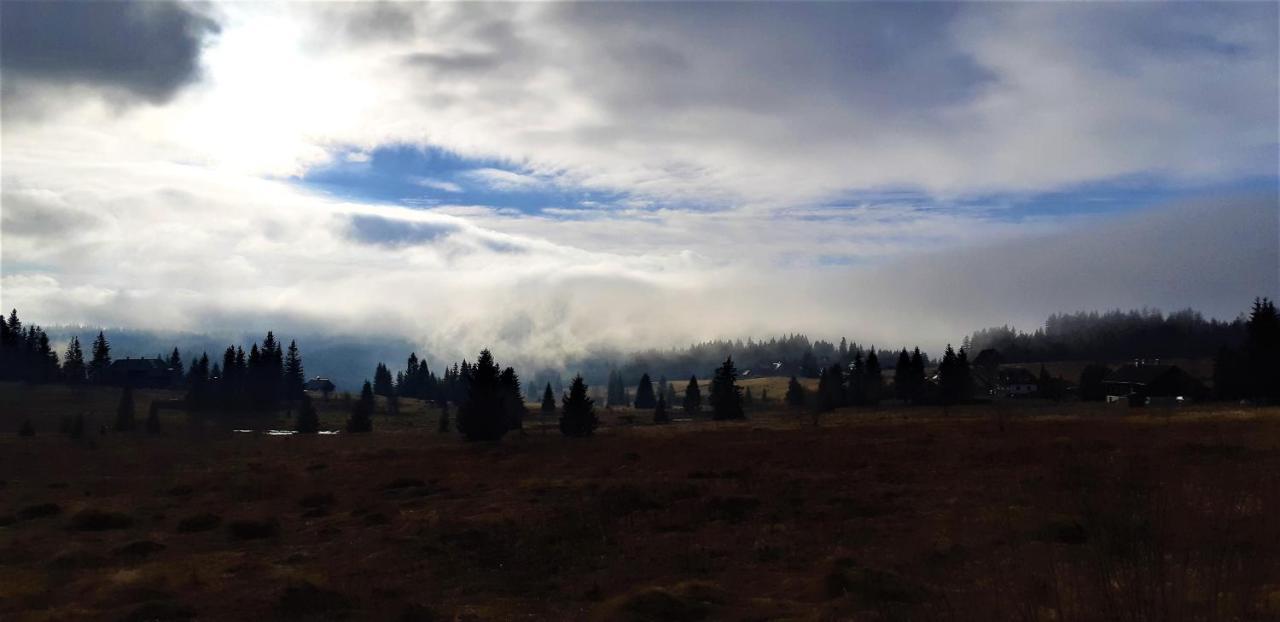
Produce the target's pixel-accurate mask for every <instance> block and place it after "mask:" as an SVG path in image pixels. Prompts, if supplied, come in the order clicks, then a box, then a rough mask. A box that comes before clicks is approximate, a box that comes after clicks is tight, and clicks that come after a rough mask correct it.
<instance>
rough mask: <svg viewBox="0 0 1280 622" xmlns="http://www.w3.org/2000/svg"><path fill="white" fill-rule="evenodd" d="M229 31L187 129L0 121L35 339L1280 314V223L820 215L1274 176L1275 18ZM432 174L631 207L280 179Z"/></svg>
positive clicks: (673, 21) (1212, 15) (305, 10)
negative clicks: (386, 148) (403, 155)
mask: <svg viewBox="0 0 1280 622" xmlns="http://www.w3.org/2000/svg"><path fill="white" fill-rule="evenodd" d="M201 10H203V9H201ZM209 14H210V15H212V16H213V17H214V18H215V19H217V21H218V22H219V24H220V26H219V28H218V29H217V34H216V37H212V38H210V39H209V40H208V41H207V43H206V45H207V46H208V47H206V48H205V49H204V53H203V55H202V57H201V58H202V64H203V71H202V72H201V74H200V75H201V78H200V80H199V81H197V82H194V83H192V84H190V85H189V86H186V87H184V88H183V89H182V90H180V91H177V92H175V93H174V94H172V95H169V94H168V93H167V92H166V97H168V99H167V100H166V103H164V104H163V105H153V104H149V103H133V104H129V105H121V104H120V103H119V102H116V101H112V100H110V98H103V97H92V96H85V91H84V90H83V89H84V88H86V87H84V86H83V85H74V86H67V87H65V88H62V87H59V86H57V84H52V85H45V86H42V87H41V88H42V89H45V90H42V91H41V93H42V97H44V99H43V100H41V101H40V102H39V104H40V106H41V108H42V111H41V114H38V115H35V114H25V113H23V114H19V112H22V111H18V112H15V111H13V109H12V107H11V106H10V104H13V103H15V102H14V100H13V99H12V95H11V94H10V93H9V92H8V91H6V98H7V99H6V100H5V102H4V103H5V106H4V110H5V119H4V126H3V133H4V135H3V146H2V147H0V149H3V152H2V154H0V155H2V158H0V159H2V160H3V161H2V164H3V179H2V182H3V188H2V189H0V207H2V209H3V214H2V216H3V223H2V229H0V232H2V233H3V239H2V243H3V246H2V248H0V259H2V260H3V265H2V266H0V270H2V272H3V274H2V277H0V279H2V280H0V286H2V288H0V298H3V300H2V301H0V304H3V305H4V306H6V307H19V308H20V309H21V311H22V313H23V314H24V316H25V317H28V318H31V319H32V320H34V321H38V322H42V323H62V322H92V323H101V324H105V325H121V326H133V327H157V328H169V329H184V330H195V331H201V330H209V329H221V328H226V327H228V326H230V325H232V324H240V325H246V326H245V327H246V328H251V327H254V326H265V325H267V324H294V325H306V326H309V327H320V328H324V329H326V330H332V331H335V332H361V331H374V332H383V333H394V334H397V335H404V336H407V337H409V338H411V339H414V340H416V341H419V342H421V343H422V344H423V346H424V347H427V348H430V349H432V350H433V351H434V352H437V353H440V355H441V356H455V355H461V354H466V353H470V352H473V351H474V350H475V349H477V348H479V347H481V346H484V345H493V346H494V347H495V348H497V349H498V350H499V351H500V352H512V351H514V352H519V353H522V354H528V355H532V353H538V355H539V356H543V357H547V358H548V359H554V358H555V357H558V356H562V355H567V354H572V353H576V352H580V351H582V350H583V349H584V348H587V347H589V346H591V345H593V344H604V343H608V344H614V345H621V346H623V347H648V346H660V345H675V344H682V343H685V342H688V341H690V340H697V339H702V338H707V337H713V336H743V335H749V334H754V335H763V334H772V333H778V332H783V331H805V332H809V333H810V334H813V335H815V336H835V335H840V334H847V335H849V336H851V337H855V338H856V339H857V340H858V341H860V342H867V341H876V342H878V343H886V344H889V343H892V344H895V345H896V344H898V343H906V342H910V343H916V342H918V343H922V344H925V345H933V346H936V345H937V344H939V343H942V342H944V341H946V340H948V339H950V340H955V339H958V338H959V336H960V335H961V334H962V333H964V332H966V331H968V330H971V329H973V328H976V327H979V326H982V325H986V324H989V323H992V322H1004V321H1006V320H1012V321H1015V322H1018V323H1020V324H1023V325H1029V324H1030V323H1032V322H1038V321H1039V320H1040V319H1041V318H1042V317H1043V316H1044V315H1045V314H1047V313H1049V312H1051V311H1055V310H1065V309H1075V308H1082V307H1110V306H1128V305H1142V304H1158V305H1162V306H1166V307H1177V306H1184V305H1194V306H1197V307H1201V308H1203V309H1205V310H1206V311H1209V312H1210V313H1214V314H1217V315H1227V316H1230V315H1234V310H1237V309H1241V308H1243V307H1244V306H1245V305H1246V304H1247V303H1248V301H1249V300H1250V299H1251V298H1252V296H1254V295H1259V294H1272V295H1274V294H1275V293H1276V291H1277V286H1276V270H1277V259H1276V246H1277V240H1276V233H1277V227H1276V222H1275V220H1276V216H1275V214H1276V210H1277V199H1276V196H1275V194H1274V193H1273V192H1267V193H1263V194H1261V195H1258V196H1252V197H1221V198H1217V199H1215V198H1206V199H1204V200H1201V201H1199V202H1197V203H1196V204H1195V205H1194V206H1181V207H1177V208H1164V209H1155V210H1150V211H1147V212H1142V213H1137V214H1133V215H1131V216H1127V217H1125V219H1122V220H1115V219H1109V218H1104V217H1094V218H1080V219H1076V220H1073V221H1065V220H1064V219H1063V218H1061V217H1056V216H1054V215H1053V214H1050V213H1046V214H1043V215H1039V216H1037V215H1031V216H1030V217H1027V218H1024V219H1020V220H1017V221H1013V220H1008V219H1002V218H997V217H993V216H991V214H990V213H988V212H985V211H980V210H979V211H974V210H972V209H966V208H960V207H952V205H953V204H951V203H949V202H947V201H945V200H940V201H939V202H938V205H937V206H936V207H931V208H920V207H919V206H916V205H911V204H905V203H901V202H896V201H894V200H892V199H884V200H859V201H851V202H847V203H848V204H847V205H843V206H840V207H820V206H817V205H820V204H821V203H822V202H823V200H824V199H829V198H830V197H832V196H835V195H838V194H841V193H846V192H857V191H869V190H877V189H884V188H899V187H906V188H912V189H921V190H924V191H927V192H930V193H932V194H933V195H934V196H936V197H940V199H945V198H947V197H953V196H965V195H969V196H972V195H974V194H975V193H987V192H1004V193H1035V192H1040V191H1046V190H1054V189H1062V188H1064V187H1070V186H1071V185H1072V184H1077V183H1085V182H1098V181H1105V180H1110V179H1115V178H1121V177H1127V176H1154V177H1158V178H1161V179H1166V180H1168V183H1181V184H1197V183H1202V182H1206V181H1224V180H1226V181H1229V180H1232V179H1239V178H1243V177H1247V176H1251V175H1259V174H1261V175H1273V174H1275V173H1276V140H1277V121H1276V115H1275V106H1276V101H1277V100H1276V93H1277V77H1276V76H1277V73H1278V72H1277V60H1276V59H1277V47H1276V33H1275V31H1274V23H1275V17H1276V15H1275V14H1276V7H1275V5H1274V4H1233V5H1225V4H1223V5H1176V6H1168V5H1155V4H1145V3H1144V4H1132V5H1129V4H1126V5H1119V4H1097V5H1095V4H1079V3H1070V4H1054V5H1044V4H1037V5H986V4H984V5H964V6H948V5H937V4H870V3H853V4H805V5H795V4H746V5H727V4H714V3H701V4H693V5H684V4H660V5H651V4H644V5H641V4H550V5H534V4H517V5H512V4H503V5H475V4H443V5H434V4H433V5H423V4H403V5H401V4H367V5H365V4H341V5H330V4H319V3H317V4H281V5H272V4H265V3H248V4H246V3H235V4H226V5H215V6H214V7H213V8H212V9H210V10H209ZM60 88H61V90H59V89H60ZM23 104H24V105H27V104H29V100H26V99H24V100H23ZM406 143H407V144H418V145H432V146H436V147H441V148H444V149H448V150H452V151H455V152H457V153H459V154H461V155H464V156H472V157H477V158H484V159H485V160H486V161H492V160H497V161H502V162H508V163H511V164H512V165H514V168H518V169H520V170H522V171H523V173H512V172H511V171H504V170H500V169H484V170H477V171H472V173H470V174H469V175H468V176H466V179H467V180H469V181H474V182H475V183H482V184H485V185H486V186H487V187H489V188H492V189H498V190H501V189H504V188H506V189H519V188H528V187H530V185H541V184H554V185H557V186H559V187H582V188H595V189H603V190H609V191H617V192H622V193H626V195H627V196H628V197H630V198H629V199H628V200H626V201H624V202H622V203H620V204H618V205H607V206H599V205H591V206H586V207H583V206H580V205H563V206H555V205H551V206H546V209H544V210H542V211H540V212H537V213H532V214H522V213H512V212H510V211H507V210H497V209H493V208H490V207H487V206H475V205H441V206H439V207H436V208H433V209H429V210H415V209H409V208H405V207H398V206H387V205H370V204H355V203H344V202H340V201H336V200H334V199H332V198H330V197H326V196H322V195H318V194H315V193H310V192H307V191H304V190H300V189H299V188H298V187H296V186H295V185H294V184H292V183H290V182H289V181H288V179H287V178H288V176H290V175H297V174H301V173H303V172H305V171H306V170H307V169H308V168H310V167H313V166H316V165H319V164H323V163H326V162H328V161H330V160H331V159H332V158H335V157H341V156H340V154H344V153H353V152H352V151H351V150H352V149H355V151H354V153H358V154H367V153H368V152H369V151H371V150H373V149H376V148H377V147H379V146H383V145H388V144H406ZM359 159H360V158H357V160H359ZM364 159H365V161H367V159H368V158H367V157H365V158H364ZM422 182H423V185H424V186H426V187H434V188H435V189H437V190H440V191H444V192H447V193H453V192H454V189H453V188H450V187H446V186H445V185H444V184H451V183H453V182H441V180H438V179H432V178H426V177H425V176H424V179H423V180H422ZM432 184H434V185H432ZM689 205H693V206H695V207H699V208H705V207H711V208H715V209H714V210H706V209H690V208H689V207H688V206H689ZM566 210H572V211H566ZM569 215H571V216H572V218H571V219H569V220H566V219H565V217H566V216H569ZM1028 240H1031V241H1028Z"/></svg>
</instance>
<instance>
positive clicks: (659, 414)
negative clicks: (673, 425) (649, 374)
mask: <svg viewBox="0 0 1280 622" xmlns="http://www.w3.org/2000/svg"><path fill="white" fill-rule="evenodd" d="M653 422H654V423H670V422H671V417H670V416H668V415H667V396H666V395H658V404H657V405H656V406H654V407H653Z"/></svg>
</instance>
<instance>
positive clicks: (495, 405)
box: [458, 350, 510, 441]
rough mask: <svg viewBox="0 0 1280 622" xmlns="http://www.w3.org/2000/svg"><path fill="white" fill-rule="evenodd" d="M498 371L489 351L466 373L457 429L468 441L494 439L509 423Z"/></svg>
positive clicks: (505, 429) (500, 435)
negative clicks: (465, 390) (465, 395)
mask: <svg viewBox="0 0 1280 622" xmlns="http://www.w3.org/2000/svg"><path fill="white" fill-rule="evenodd" d="M500 376H501V372H499V371H498V365H497V363H495V362H494V360H493V355H492V354H490V353H489V351H488V350H482V351H481V352H480V358H479V360H477V361H476V363H475V365H474V366H473V367H472V368H471V369H470V370H469V373H468V374H466V376H465V377H466V384H467V398H466V401H464V402H463V403H462V404H461V405H460V406H459V407H458V431H460V432H462V434H463V436H464V437H466V439H467V440H469V441H496V440H498V439H501V438H502V437H503V435H505V434H506V433H507V429H508V427H509V425H510V421H509V416H508V415H509V413H508V405H507V399H506V396H505V392H504V390H503V387H502V382H501V378H500Z"/></svg>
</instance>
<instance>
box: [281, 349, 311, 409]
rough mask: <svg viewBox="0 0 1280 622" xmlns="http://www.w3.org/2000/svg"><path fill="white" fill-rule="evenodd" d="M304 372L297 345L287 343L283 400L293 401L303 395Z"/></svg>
mask: <svg viewBox="0 0 1280 622" xmlns="http://www.w3.org/2000/svg"><path fill="white" fill-rule="evenodd" d="M306 378H307V376H306V372H305V371H304V370H303V368H302V355H301V354H299V353H298V343H297V342H296V341H290V342H289V352H288V354H286V355H285V357H284V399H285V400H287V401H290V402H292V401H294V400H298V399H302V397H303V395H305V393H304V391H303V389H302V387H303V385H304V384H306Z"/></svg>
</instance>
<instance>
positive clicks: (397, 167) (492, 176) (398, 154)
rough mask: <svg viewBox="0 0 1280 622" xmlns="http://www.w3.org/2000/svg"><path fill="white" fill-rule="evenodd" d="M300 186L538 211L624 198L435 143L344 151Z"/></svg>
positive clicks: (346, 195)
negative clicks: (571, 186)
mask: <svg viewBox="0 0 1280 622" xmlns="http://www.w3.org/2000/svg"><path fill="white" fill-rule="evenodd" d="M298 182H299V183H301V184H302V185H304V186H307V187H309V188H312V189H315V190H320V191H322V192H325V193H327V194H330V195H332V196H335V197H338V198H342V199H347V200H353V201H370V202H378V203H395V204H400V205H405V206H408V207H419V208H431V207H435V206H439V205H483V206H487V207H493V208H497V209H515V210H518V211H520V212H522V213H538V212H539V211H540V210H542V209H543V208H560V209H577V208H580V207H583V206H584V205H585V206H595V205H597V204H607V203H613V202H615V201H619V200H621V199H624V198H626V197H627V196H628V195H627V194H625V193H621V192H601V191H594V190H585V189H582V188H570V187H565V186H563V185H561V183H559V180H557V179H556V178H555V177H553V176H545V175H537V174H534V173H531V172H530V171H527V170H523V169H521V168H520V167H518V166H513V165H511V164H510V163H508V162H504V161H501V160H493V159H484V158H466V157H462V156H459V155H457V154H455V153H453V152H450V151H446V150H443V149H437V148H434V147H428V148H420V147H415V146H409V145H395V146H388V147H380V148H378V149H374V150H373V151H370V152H367V153H366V152H362V151H358V150H344V151H343V152H341V153H339V154H338V155H337V156H336V157H335V158H334V160H333V162H332V163H331V164H329V165H327V166H323V167H318V168H315V169H312V170H310V171H307V173H306V174H305V175H303V176H302V177H301V178H300V179H299V180H298Z"/></svg>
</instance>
